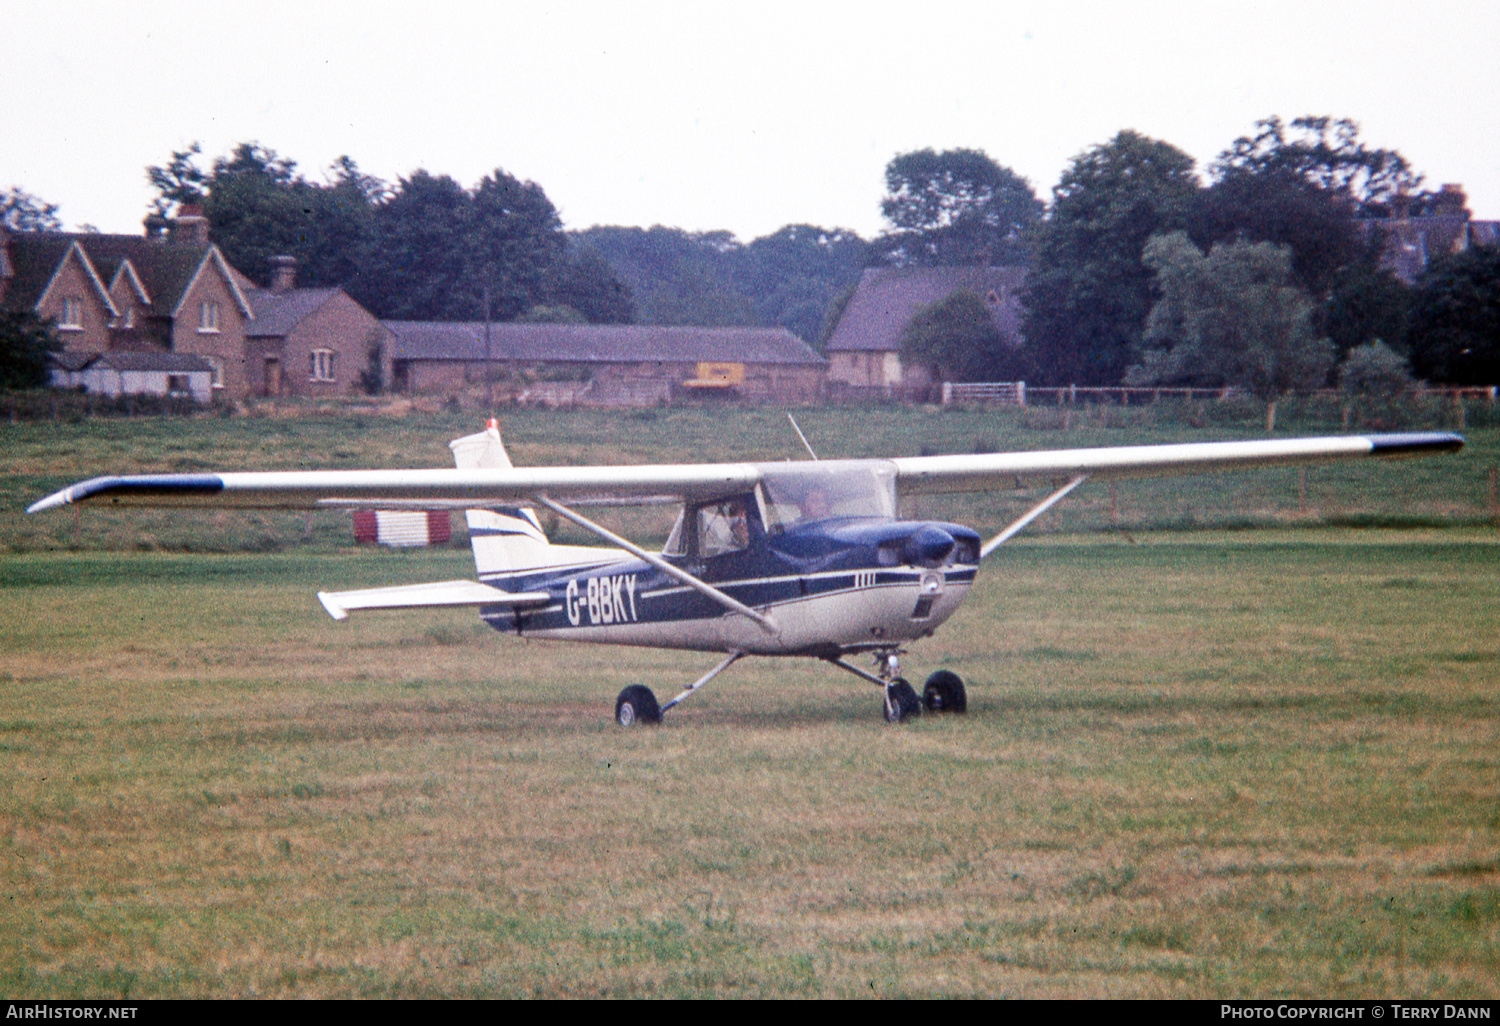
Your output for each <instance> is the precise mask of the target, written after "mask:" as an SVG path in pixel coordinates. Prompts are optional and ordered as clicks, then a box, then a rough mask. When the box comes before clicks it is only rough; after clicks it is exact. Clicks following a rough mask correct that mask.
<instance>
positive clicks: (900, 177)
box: [876, 149, 1043, 267]
mask: <svg viewBox="0 0 1500 1026" xmlns="http://www.w3.org/2000/svg"><path fill="white" fill-rule="evenodd" d="M885 186H886V197H885V199H884V200H882V201H881V204H880V212H881V214H882V215H884V217H885V219H886V220H887V221H889V222H890V224H891V229H890V231H888V232H886V233H885V234H884V235H883V236H881V238H880V239H879V241H878V242H877V243H876V248H877V250H878V251H879V252H880V253H882V254H883V255H884V257H885V259H886V261H887V262H889V263H892V264H895V265H897V266H923V267H934V266H972V265H979V266H990V267H993V266H1001V265H1007V264H1020V263H1025V261H1026V250H1025V246H1024V244H1023V242H1022V237H1023V236H1024V234H1025V233H1026V231H1027V230H1028V229H1030V228H1031V227H1032V226H1033V225H1034V224H1036V222H1037V221H1038V220H1039V219H1040V217H1041V214H1042V209H1043V205H1042V202H1041V200H1039V199H1037V198H1036V194H1035V193H1034V192H1033V191H1032V189H1031V184H1030V183H1029V182H1027V181H1026V179H1025V178H1022V177H1021V176H1020V175H1018V174H1016V173H1015V172H1014V171H1012V170H1011V169H1010V168H1007V167H1002V166H1001V165H999V164H997V163H995V161H993V160H991V159H990V158H989V157H988V156H987V155H986V154H985V153H984V152H983V151H981V150H966V149H958V150H945V151H943V152H942V153H936V152H934V151H933V150H931V149H926V150H917V151H915V152H912V153H903V154H900V155H898V156H896V157H895V158H893V159H892V160H891V162H890V163H889V164H887V165H886V169H885Z"/></svg>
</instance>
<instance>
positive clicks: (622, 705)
mask: <svg viewBox="0 0 1500 1026" xmlns="http://www.w3.org/2000/svg"><path fill="white" fill-rule="evenodd" d="M615 722H616V723H618V724H619V725H620V726H622V727H629V726H632V725H634V724H637V723H660V722H661V706H659V705H657V704H656V696H655V695H654V694H652V693H651V689H650V688H648V687H646V686H645V685H644V684H632V685H630V687H628V688H626V689H625V690H624V691H621V692H620V697H618V698H616V699H615Z"/></svg>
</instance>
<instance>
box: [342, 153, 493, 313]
mask: <svg viewBox="0 0 1500 1026" xmlns="http://www.w3.org/2000/svg"><path fill="white" fill-rule="evenodd" d="M471 220H472V208H471V205H470V198H469V194H468V192H467V191H466V190H465V189H464V187H463V186H462V185H460V184H459V183H458V182H456V181H454V180H453V179H452V178H450V177H449V176H447V175H433V174H430V173H429V172H427V171H425V170H420V169H419V170H417V171H415V172H413V173H412V175H411V177H410V178H403V179H401V180H400V182H399V183H398V184H397V186H396V189H395V191H394V192H393V193H392V195H391V197H390V199H389V200H387V201H386V202H385V203H384V204H382V205H381V206H380V207H379V209H378V210H377V211H376V212H375V218H374V224H373V231H372V238H371V242H370V246H369V249H368V251H367V252H366V254H365V255H364V259H363V261H362V264H363V272H362V273H361V275H360V277H359V278H358V279H357V280H356V281H355V282H354V283H353V284H352V285H351V286H350V289H349V291H350V294H351V295H352V296H353V297H354V298H355V299H356V300H357V301H358V302H359V303H361V304H362V305H363V306H365V307H366V308H367V309H369V310H370V312H371V313H373V314H375V315H376V316H377V317H381V318H390V319H395V320H416V321H420V320H479V319H483V317H484V307H483V300H482V297H481V296H479V295H475V294H474V292H473V286H474V285H476V284H477V283H478V276H477V275H472V276H471V274H470V268H469V261H468V258H467V254H466V253H465V246H464V242H465V240H466V239H467V238H468V237H469V233H470V228H471ZM515 312H516V313H519V312H520V311H519V310H517V311H515ZM497 319H503V318H497Z"/></svg>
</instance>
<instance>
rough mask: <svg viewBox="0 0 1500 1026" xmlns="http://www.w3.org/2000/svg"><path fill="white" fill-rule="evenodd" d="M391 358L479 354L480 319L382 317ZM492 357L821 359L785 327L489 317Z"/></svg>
mask: <svg viewBox="0 0 1500 1026" xmlns="http://www.w3.org/2000/svg"><path fill="white" fill-rule="evenodd" d="M381 323H382V324H384V325H385V327H387V328H389V329H390V331H391V332H392V334H393V335H394V338H393V339H392V341H391V356H392V358H393V359H396V360H465V361H472V360H483V359H484V358H485V344H484V336H485V325H484V322H483V321H382V322H381ZM489 330H490V353H491V356H492V358H493V359H496V360H519V361H523V362H526V363H648V362H661V363H698V362H712V363H752V364H784V365H798V364H801V365H812V366H821V365H822V364H824V363H825V362H826V361H825V360H824V359H823V358H822V357H821V356H819V355H818V354H817V353H815V352H813V350H812V349H811V348H809V347H808V345H807V343H805V342H803V341H802V340H801V339H800V338H798V337H797V336H796V335H793V334H792V333H791V332H790V331H787V330H786V329H785V328H747V327H744V328H736V327H731V328H706V327H684V326H678V325H673V326H658V325H644V324H514V323H505V324H491V325H490V327H489Z"/></svg>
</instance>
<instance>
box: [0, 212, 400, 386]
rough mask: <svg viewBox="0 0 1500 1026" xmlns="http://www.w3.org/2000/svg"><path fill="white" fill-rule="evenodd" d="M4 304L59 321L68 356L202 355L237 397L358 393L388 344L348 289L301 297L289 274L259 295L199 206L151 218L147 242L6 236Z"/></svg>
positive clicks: (0, 268) (1, 280)
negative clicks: (372, 355) (376, 350)
mask: <svg viewBox="0 0 1500 1026" xmlns="http://www.w3.org/2000/svg"><path fill="white" fill-rule="evenodd" d="M277 281H278V282H281V281H282V279H277ZM0 307H4V308H8V309H21V310H30V311H32V312H34V313H35V314H36V315H37V316H38V317H40V318H42V319H43V320H46V321H50V322H52V325H53V328H54V331H55V333H56V334H57V336H58V338H59V340H60V341H61V342H62V343H63V346H64V349H65V350H66V352H68V353H70V354H98V353H104V352H109V351H117V350H128V351H137V352H171V353H179V354H185V355H192V356H197V357H201V358H202V359H203V360H204V361H205V362H206V363H208V365H209V366H210V367H212V368H213V390H214V392H215V393H216V394H220V395H224V396H227V397H230V398H244V397H248V396H256V395H289V394H290V395H304V394H331V393H334V392H338V393H347V392H351V391H356V390H358V389H359V387H360V378H359V371H360V370H361V369H365V368H366V367H367V364H368V360H369V350H370V348H371V346H372V345H373V344H375V342H376V340H377V339H378V338H379V339H383V338H384V333H383V332H382V330H381V329H380V323H379V321H377V320H376V319H375V318H374V317H373V316H371V315H370V314H369V313H368V312H367V311H365V310H364V309H363V308H362V307H359V306H358V304H356V303H354V301H353V300H352V299H350V298H349V297H348V296H347V295H345V294H344V293H343V292H341V291H340V290H337V289H296V288H293V287H292V285H291V280H290V278H289V277H287V278H285V284H284V287H283V286H279V285H273V287H272V288H271V289H258V288H256V286H255V284H254V283H253V282H252V281H251V280H250V279H249V278H247V277H246V276H245V275H244V274H242V273H240V272H239V271H238V270H236V269H235V268H233V267H231V266H230V265H229V263H228V261H226V260H225V259H224V254H223V253H222V252H220V250H219V248H218V247H217V246H215V245H214V244H213V243H212V242H210V241H209V239H208V221H207V219H206V218H204V217H203V216H202V215H201V214H200V213H199V212H198V211H197V210H196V209H195V208H193V207H191V206H187V207H184V208H183V212H182V214H181V216H179V217H178V218H176V219H175V220H173V221H166V220H164V219H161V218H155V217H153V218H148V219H147V222H146V232H145V234H144V235H140V236H137V235H103V234H97V233H27V232H16V233H9V232H6V233H3V235H0ZM75 362H76V361H75Z"/></svg>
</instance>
